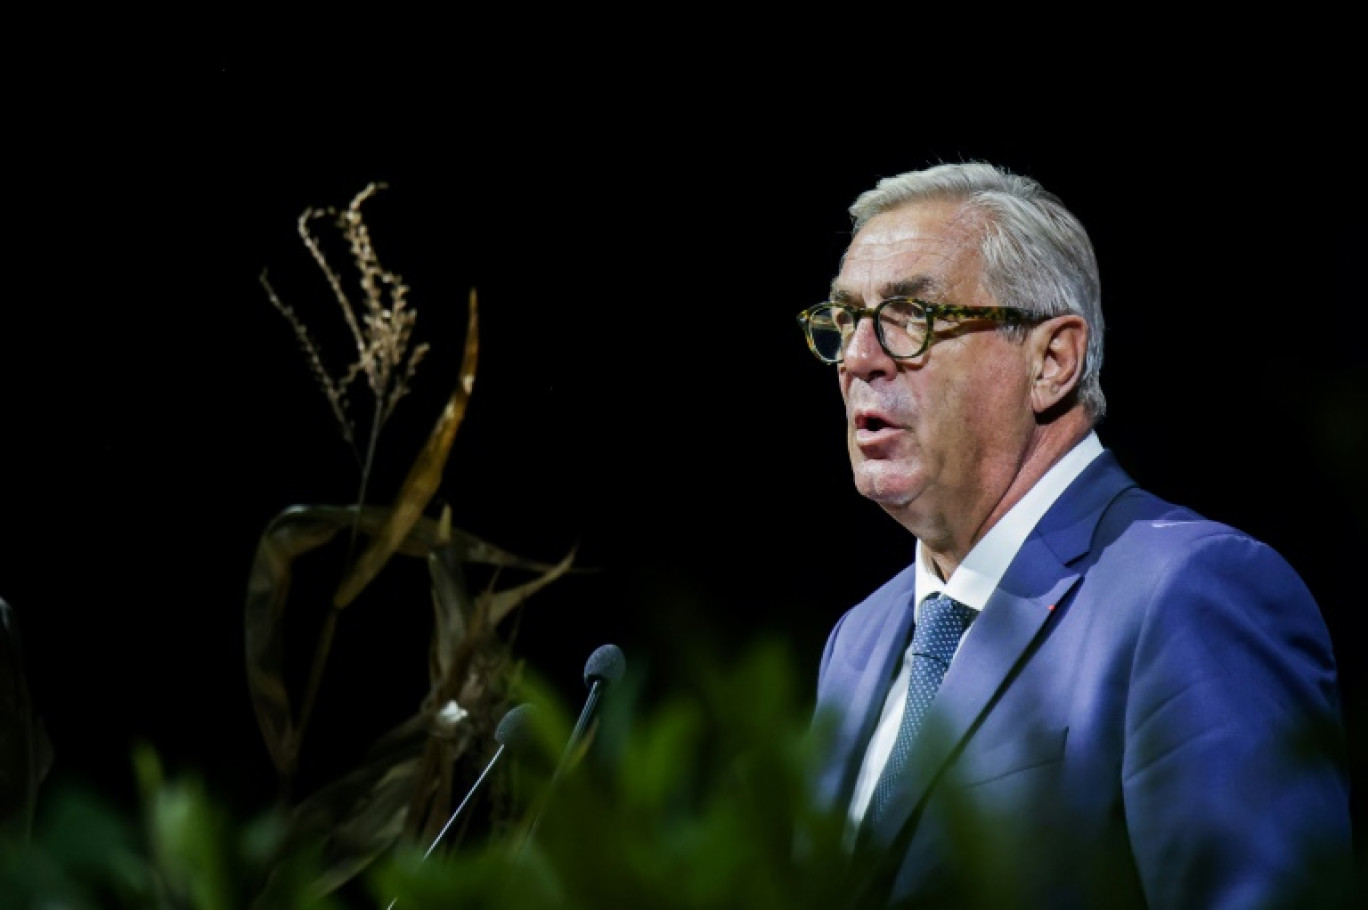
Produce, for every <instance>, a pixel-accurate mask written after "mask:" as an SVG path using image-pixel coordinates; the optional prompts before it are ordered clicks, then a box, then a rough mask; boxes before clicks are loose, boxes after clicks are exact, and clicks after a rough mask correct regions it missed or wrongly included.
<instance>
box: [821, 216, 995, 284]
mask: <svg viewBox="0 0 1368 910" xmlns="http://www.w3.org/2000/svg"><path fill="white" fill-rule="evenodd" d="M981 235H982V232H981V216H980V215H978V214H976V213H975V212H974V211H973V210H972V209H969V208H967V207H966V206H964V205H963V204H962V203H959V202H917V203H913V204H909V205H904V206H902V207H900V208H897V209H893V210H892V211H888V212H884V213H882V214H880V215H876V216H874V217H873V218H871V219H869V221H868V222H866V223H865V224H864V225H863V226H862V227H861V228H860V230H859V232H858V233H857V234H856V235H855V237H854V238H853V239H852V240H851V242H850V246H849V247H847V248H846V253H845V256H844V257H843V258H842V260H841V271H840V274H839V275H838V276H837V278H836V281H835V282H834V284H833V286H832V289H833V292H839V293H840V294H841V295H842V296H855V297H862V298H865V299H879V298H882V297H888V296H892V295H895V294H905V295H917V294H926V295H931V294H937V295H950V296H959V297H963V296H966V293H967V292H971V291H972V290H973V287H966V285H971V286H974V287H976V286H977V282H978V269H979V251H978V247H979V241H980V238H981ZM957 292H959V293H957Z"/></svg>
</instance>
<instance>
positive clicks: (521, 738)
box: [385, 703, 535, 910]
mask: <svg viewBox="0 0 1368 910" xmlns="http://www.w3.org/2000/svg"><path fill="white" fill-rule="evenodd" d="M534 716H535V709H534V708H533V706H532V705H530V704H526V703H524V704H521V705H514V706H513V707H512V708H509V709H508V711H507V713H505V714H504V716H503V720H501V721H499V726H498V727H497V728H495V730H494V739H495V741H496V742H498V744H499V748H498V749H497V750H496V751H495V752H494V757H493V758H491V759H490V760H489V764H487V765H485V767H484V770H483V771H481V772H480V776H479V777H477V778H476V779H475V783H473V784H471V786H470V790H468V791H467V792H466V795H465V798H463V799H462V800H461V804H460V805H459V806H457V807H456V810H455V811H454V812H452V813H451V817H449V818H448V819H447V820H446V824H445V825H442V830H441V831H438V832H437V836H436V837H434V838H433V839H432V843H431V844H430V845H429V846H428V848H427V852H425V853H424V854H423V859H427V858H428V856H430V855H431V854H432V851H433V850H435V849H437V844H438V842H439V841H441V839H442V838H443V837H445V836H446V833H447V829H448V828H450V827H451V823H452V822H454V821H456V817H457V816H458V815H460V814H461V810H462V809H464V808H465V807H466V803H468V802H470V798H471V797H472V796H474V795H475V791H476V790H478V789H480V784H482V783H484V779H485V778H486V777H488V776H489V772H490V771H491V770H493V768H494V765H495V763H496V762H498V760H499V756H501V755H503V754H504V750H505V749H512V750H513V751H514V752H522V751H525V750H526V749H527V748H528V747H529V746H530V744H531V742H532V740H533V732H532V724H533V720H532V719H533V717H534ZM398 900H399V898H397V897H396V898H395V899H394V900H392V901H390V902H389V906H388V907H386V908H385V910H394V905H395V904H396V903H397V902H398Z"/></svg>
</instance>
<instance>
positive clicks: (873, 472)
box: [799, 162, 1353, 908]
mask: <svg viewBox="0 0 1368 910" xmlns="http://www.w3.org/2000/svg"><path fill="white" fill-rule="evenodd" d="M850 212H851V215H852V219H853V222H854V233H853V238H852V240H851V243H850V245H849V246H848V248H847V250H846V252H845V254H844V256H843V257H842V260H841V264H840V271H839V274H838V275H837V277H836V279H835V281H834V282H833V284H832V288H831V296H830V298H829V300H828V301H826V302H824V303H822V304H820V305H818V306H815V307H812V308H810V309H808V310H806V311H804V312H803V313H802V314H801V315H800V317H799V321H800V322H801V323H802V325H803V328H804V331H805V333H806V337H807V340H808V344H809V347H810V348H811V349H812V352H813V353H814V354H815V355H816V356H817V357H818V358H819V359H821V360H822V361H824V362H826V363H830V364H834V365H835V366H836V372H837V375H838V377H839V381H840V388H841V394H842V397H843V399H844V401H845V408H846V418H847V420H846V434H847V441H848V448H849V452H850V460H851V465H852V467H853V473H854V480H855V485H856V488H857V489H858V491H859V492H860V493H861V494H863V495H864V496H866V497H868V498H869V499H871V500H873V501H875V502H877V503H878V504H879V505H880V506H882V508H883V509H884V510H885V511H886V512H887V513H888V514H889V515H890V516H892V517H893V518H894V519H895V520H896V521H897V522H898V523H899V524H900V525H902V526H903V527H904V528H906V529H907V530H908V531H909V532H910V533H911V534H912V535H913V537H915V538H916V547H915V557H914V560H913V563H912V564H911V565H909V566H908V567H907V568H906V569H904V570H903V571H902V572H900V573H899V574H897V575H896V576H894V577H893V578H892V579H890V580H889V581H888V582H886V583H885V584H884V585H883V586H881V587H880V588H879V589H878V590H876V591H874V592H873V593H872V594H870V595H869V596H868V597H867V598H866V599H865V600H863V601H862V602H861V603H859V604H857V605H855V606H854V607H853V608H852V609H850V610H849V611H848V612H846V613H845V615H843V616H842V617H841V618H840V619H839V621H838V622H837V623H836V625H835V627H834V628H833V629H832V631H831V633H830V636H829V638H828V641H827V644H826V648H825V651H824V653H823V655H822V661H821V669H820V673H819V677H818V692H817V704H816V713H815V715H814V724H815V725H817V726H819V727H820V729H821V730H822V731H824V734H825V735H827V736H828V737H829V739H828V740H826V741H827V742H828V743H829V751H828V753H827V758H828V760H827V761H826V762H825V763H824V765H823V769H824V770H823V772H822V774H821V776H820V779H819V781H818V790H819V793H820V796H821V798H822V799H823V800H824V801H825V802H826V804H827V805H829V806H831V807H833V808H834V809H835V810H836V811H839V812H841V813H843V814H845V815H846V816H848V820H849V832H850V836H849V848H850V850H851V851H852V862H851V868H852V870H854V871H853V872H852V874H853V875H855V876H856V878H857V880H858V881H859V882H860V890H859V892H858V893H857V894H856V895H855V900H854V902H855V903H856V904H858V905H859V906H862V907H863V906H871V907H874V906H902V905H907V906H917V907H941V906H946V907H975V906H985V907H987V906H992V907H1050V908H1056V907H1151V908H1188V907H1191V908H1236V907H1239V908H1245V907H1273V906H1294V905H1302V906H1306V905H1311V906H1323V905H1331V904H1335V903H1338V902H1344V903H1346V904H1347V903H1348V901H1349V900H1351V894H1352V889H1353V885H1352V881H1351V879H1352V871H1353V870H1352V866H1353V847H1352V834H1351V829H1350V810H1349V804H1350V800H1349V780H1348V770H1347V758H1346V752H1345V744H1344V731H1343V727H1342V719H1341V708H1340V703H1339V691H1338V686H1339V683H1338V677H1337V669H1336V665H1335V660H1334V655H1333V652H1332V649H1331V643H1330V640H1329V636H1328V633H1327V630H1326V626H1325V624H1324V622H1323V620H1322V617H1321V614H1320V610H1319V608H1318V606H1317V603H1316V601H1315V600H1314V598H1313V596H1312V594H1311V592H1310V591H1309V590H1308V589H1307V587H1306V585H1305V584H1304V583H1303V581H1302V580H1301V578H1300V577H1299V576H1298V574H1297V573H1296V572H1295V571H1294V569H1293V568H1292V567H1291V566H1290V565H1289V564H1288V563H1287V562H1286V561H1285V560H1284V559H1283V558H1282V557H1281V556H1280V555H1279V554H1278V553H1277V552H1275V551H1274V550H1272V549H1271V548H1269V547H1268V546H1267V545H1266V544H1264V543H1262V542H1260V541H1258V540H1255V539H1253V538H1251V537H1250V536H1249V535H1247V534H1245V533H1242V532H1241V531H1239V530H1237V529H1235V528H1232V527H1229V526H1227V525H1224V524H1220V523H1218V522H1215V521H1210V520H1207V519H1206V518H1203V517H1202V516H1200V515H1197V514H1195V513H1194V512H1192V511H1191V510H1189V509H1186V508H1183V507H1180V506H1176V505H1172V504H1170V503H1168V502H1165V501H1163V500H1161V499H1159V498H1158V497H1156V496H1154V495H1152V494H1151V493H1149V492H1147V491H1145V490H1143V489H1141V488H1140V487H1138V486H1137V485H1136V483H1135V482H1134V481H1133V480H1132V479H1131V478H1130V477H1128V476H1127V475H1126V473H1125V472H1124V471H1123V470H1122V468H1121V466H1120V465H1119V464H1118V463H1117V461H1116V459H1115V457H1114V456H1113V455H1112V454H1111V453H1110V452H1109V451H1108V450H1107V449H1105V448H1104V447H1103V445H1102V443H1101V441H1100V439H1099V437H1098V435H1097V432H1096V429H1095V428H1096V425H1097V423H1098V421H1099V420H1100V419H1101V418H1102V416H1103V414H1104V413H1105V410H1106V401H1105V398H1104V396H1103V393H1102V388H1101V385H1100V383H1099V371H1100V369H1101V366H1102V338H1103V319H1102V310H1101V303H1100V285H1099V278H1098V268H1097V262H1096V258H1095V256H1094V253H1093V248H1092V244H1091V241H1090V239H1089V237H1088V235H1087V232H1086V231H1085V229H1084V227H1083V225H1082V224H1081V223H1080V222H1079V221H1078V219H1077V218H1076V217H1075V216H1074V215H1073V214H1071V213H1070V212H1069V211H1068V210H1067V209H1066V208H1065V207H1064V206H1063V204H1062V203H1061V201H1060V200H1059V199H1058V198H1057V197H1055V196H1054V195H1053V194H1051V193H1049V192H1048V191H1046V190H1045V189H1044V188H1042V187H1041V186H1040V184H1039V183H1038V182H1036V181H1035V180H1033V179H1030V178H1028V177H1025V176H1022V175H1017V174H1013V173H1011V172H1009V171H1006V170H1004V169H1001V168H998V167H995V166H992V165H989V164H986V163H982V162H968V163H960V164H941V165H937V166H934V167H931V168H929V169H926V170H922V171H916V172H909V173H906V174H901V175H898V176H895V177H889V178H886V179H884V180H881V181H880V182H879V183H878V185H877V186H876V187H875V188H873V189H871V190H869V191H868V192H866V193H864V194H863V195H861V196H860V197H859V198H858V199H857V200H856V201H855V203H854V204H853V205H852V206H851V209H850ZM854 545H857V544H856V543H855V542H846V543H842V542H841V541H839V540H835V541H832V543H831V546H832V547H834V548H837V549H840V548H843V547H847V548H848V546H854ZM928 604H935V605H937V606H936V607H934V609H935V610H936V611H937V612H938V613H943V614H945V615H953V616H956V617H958V621H957V622H953V623H951V624H950V625H949V626H946V627H945V628H941V627H940V626H939V625H938V624H937V625H936V626H935V629H936V630H937V631H936V632H935V635H933V636H932V644H926V643H925V642H923V643H922V644H917V641H918V636H914V635H913V630H914V629H915V628H916V627H917V626H918V625H919V624H923V623H925V624H927V629H928V630H930V629H932V626H931V622H932V621H931V619H930V618H929V616H930V613H929V611H930V610H932V609H933V607H931V606H927V605H928ZM938 622H939V620H937V623H938ZM947 630H948V631H947ZM909 641H912V642H913V644H912V645H911V646H909ZM956 642H958V645H957V646H956ZM936 655H939V656H936ZM923 667H932V668H934V672H930V673H927V672H926V671H924V669H923ZM942 674H943V678H942ZM909 696H911V700H910V701H909ZM928 700H929V704H928ZM905 717H906V719H908V720H913V719H915V720H917V721H919V722H920V728H919V729H916V730H910V731H909V732H908V733H903V734H902V736H903V739H902V740H901V741H900V739H899V737H900V730H901V728H902V726H903V721H904V719H905ZM909 737H910V738H909ZM890 765H891V766H892V767H890ZM881 776H882V777H883V780H882V782H881V780H880V779H881ZM1299 902H1300V904H1299Z"/></svg>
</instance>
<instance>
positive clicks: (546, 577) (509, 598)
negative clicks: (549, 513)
mask: <svg viewBox="0 0 1368 910" xmlns="http://www.w3.org/2000/svg"><path fill="white" fill-rule="evenodd" d="M577 549H578V548H577V547H571V548H570V552H569V553H567V554H565V558H564V559H562V560H561V561H560V562H558V563H557V564H556V565H554V566H552V567H551V568H550V569H548V570H547V571H546V572H545V573H543V574H542V575H541V576H540V577H538V578H534V579H532V580H531V581H529V582H526V583H525V584H521V585H517V586H516V587H512V588H505V589H504V590H502V591H494V590H492V589H491V590H487V591H482V592H481V593H480V595H479V599H485V600H487V601H488V604H489V607H488V609H489V624H490V626H497V625H498V624H499V623H500V622H501V621H503V618H504V617H505V616H507V615H508V614H509V613H511V612H512V611H513V608H514V607H516V606H518V604H520V603H522V602H523V601H524V600H527V598H529V597H531V596H532V595H533V594H535V593H537V592H538V591H540V590H541V589H542V588H544V587H546V586H547V585H549V584H551V582H553V581H555V580H556V579H557V578H560V577H561V576H562V575H564V574H565V573H566V572H568V571H570V566H571V565H572V564H573V563H574V561H575V552H576V550H577Z"/></svg>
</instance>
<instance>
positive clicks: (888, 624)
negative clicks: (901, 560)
mask: <svg viewBox="0 0 1368 910" xmlns="http://www.w3.org/2000/svg"><path fill="white" fill-rule="evenodd" d="M914 596H915V592H914V591H913V590H912V588H911V587H910V584H909V585H908V586H906V587H905V588H903V587H900V588H899V589H898V590H897V591H894V592H890V595H889V596H888V598H887V603H886V605H885V607H884V610H883V620H882V622H880V623H879V624H878V626H877V631H876V632H875V633H874V635H873V636H872V646H871V647H872V649H871V651H870V653H869V660H868V662H867V663H866V664H865V666H864V670H863V672H861V674H860V676H859V678H858V682H857V683H856V685H855V688H854V689H852V690H851V692H850V693H849V696H848V701H847V704H848V705H859V706H862V710H859V711H847V712H845V713H844V714H843V716H842V719H841V729H840V733H839V736H838V737H837V742H836V749H835V753H834V755H833V760H832V762H831V764H830V766H829V767H831V768H833V769H839V770H840V773H841V777H840V780H838V781H833V782H832V783H831V786H830V788H829V792H830V794H831V796H832V797H833V799H834V802H835V803H837V804H840V805H844V804H845V803H848V802H849V801H850V797H851V794H852V792H853V790H854V787H855V779H856V777H857V776H858V774H859V771H860V765H861V764H863V762H864V749H865V748H866V746H868V744H869V738H870V736H872V735H873V733H874V727H875V725H876V724H877V723H878V721H879V715H880V713H881V712H882V710H883V703H884V699H885V698H887V695H888V687H889V686H890V685H891V684H892V681H893V677H894V675H896V672H897V668H898V664H899V662H900V661H901V660H902V656H903V651H904V650H905V649H906V647H907V642H908V641H909V640H910V639H911V637H912V618H913V611H912V607H911V600H912V598H913V597H914Z"/></svg>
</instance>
